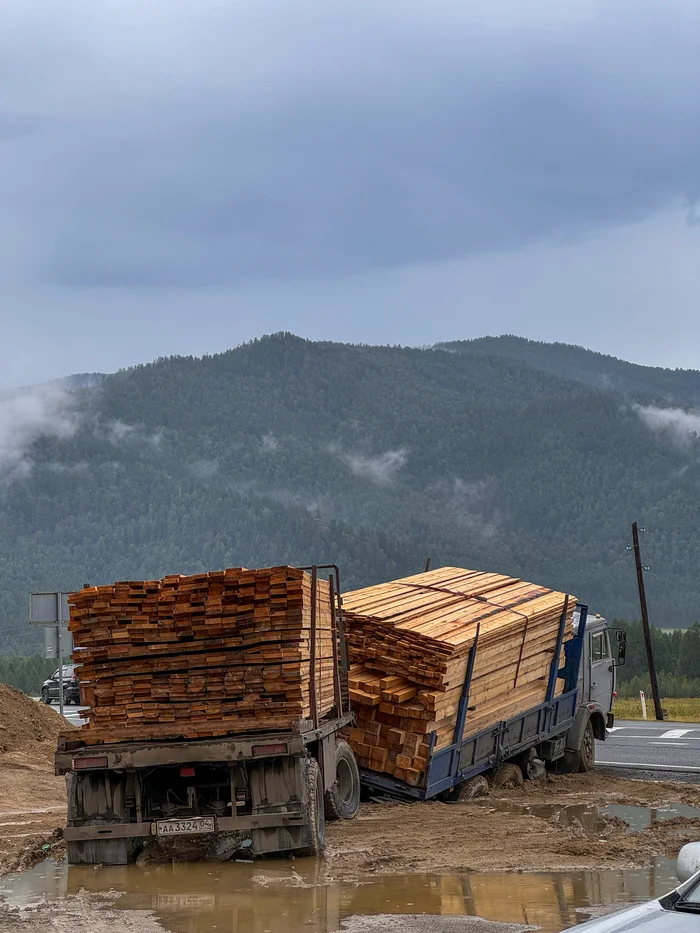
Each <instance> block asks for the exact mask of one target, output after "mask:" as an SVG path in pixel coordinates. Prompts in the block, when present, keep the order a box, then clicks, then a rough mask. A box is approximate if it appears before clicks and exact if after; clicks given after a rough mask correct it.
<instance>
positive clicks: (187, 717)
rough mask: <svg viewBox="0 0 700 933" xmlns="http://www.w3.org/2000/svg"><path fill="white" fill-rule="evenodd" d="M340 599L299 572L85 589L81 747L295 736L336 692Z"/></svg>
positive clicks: (75, 623)
mask: <svg viewBox="0 0 700 933" xmlns="http://www.w3.org/2000/svg"><path fill="white" fill-rule="evenodd" d="M333 599H334V594H333V592H332V589H331V585H330V584H329V582H328V581H327V580H323V579H318V580H317V581H316V594H315V597H314V595H313V586H312V577H311V576H310V575H309V574H308V573H306V572H304V571H302V570H298V569H295V568H292V567H272V568H266V569H263V570H246V569H244V568H235V569H229V570H224V571H218V572H214V573H201V574H195V575H192V576H179V575H174V576H167V577H164V578H163V579H162V580H146V581H131V582H124V583H115V584H114V585H113V586H97V587H87V588H85V589H82V590H80V591H79V592H77V593H74V594H72V595H71V596H70V597H69V606H70V624H69V628H70V631H71V632H72V633H73V639H74V644H75V648H76V650H75V652H74V659H75V660H76V663H77V664H78V665H79V666H78V675H79V678H80V691H81V701H82V703H83V704H84V705H85V706H87V707H89V709H88V710H87V712H86V714H85V715H86V716H87V725H86V726H85V727H83V729H81V732H80V738H81V740H82V741H84V742H85V743H86V744H98V743H103V742H104V743H112V742H124V741H144V740H145V741H150V740H157V739H171V738H180V737H182V738H184V739H198V738H207V737H213V736H222V735H230V734H238V733H242V732H250V731H273V730H283V729H289V728H290V727H291V726H292V725H293V724H294V723H297V722H298V721H299V720H305V719H310V718H314V716H315V718H316V719H318V718H322V717H323V716H324V715H326V714H328V713H329V712H330V711H331V709H333V708H335V706H336V698H337V695H338V691H339V690H340V679H339V676H340V675H339V666H338V662H337V658H338V653H337V652H338V649H337V643H336V634H337V627H336V620H335V607H334V606H333V602H332V601H333Z"/></svg>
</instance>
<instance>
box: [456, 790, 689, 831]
mask: <svg viewBox="0 0 700 933" xmlns="http://www.w3.org/2000/svg"><path fill="white" fill-rule="evenodd" d="M474 802H475V803H476V804H477V805H478V806H480V807H483V808H485V809H486V810H487V811H488V812H491V813H509V814H514V815H518V816H534V817H537V818H538V819H540V820H546V821H547V822H549V823H552V824H556V825H558V826H561V827H571V828H583V829H584V830H585V831H586V832H587V833H602V832H603V830H604V829H605V827H606V824H607V821H608V820H610V819H616V820H622V821H623V822H624V823H626V824H627V832H630V833H634V832H643V831H644V830H646V829H650V828H651V827H652V826H654V825H655V824H656V823H660V822H664V821H668V820H677V819H683V820H700V809H698V808H697V807H692V806H690V805H688V804H685V803H667V804H661V805H659V806H658V807H642V806H633V805H625V804H609V805H608V806H599V805H597V804H592V803H580V804H576V803H533V804H519V803H514V802H513V801H510V800H502V799H495V800H494V799H489V798H484V799H477V800H476V801H474Z"/></svg>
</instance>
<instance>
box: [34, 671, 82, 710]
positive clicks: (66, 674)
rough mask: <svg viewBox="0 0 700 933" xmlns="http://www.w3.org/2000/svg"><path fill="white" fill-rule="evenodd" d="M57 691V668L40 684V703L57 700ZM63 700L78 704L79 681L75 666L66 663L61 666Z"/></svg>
mask: <svg viewBox="0 0 700 933" xmlns="http://www.w3.org/2000/svg"><path fill="white" fill-rule="evenodd" d="M58 691H59V683H58V669H56V670H55V671H54V672H53V674H52V675H51V676H50V677H49V678H48V679H47V680H45V681H44V683H43V685H42V688H41V701H42V703H47V704H48V703H52V702H53V701H54V700H56V702H58ZM63 702H64V703H75V705H76V706H78V705H79V704H80V681H79V680H78V675H77V673H76V670H75V667H74V666H73V665H72V664H70V665H66V666H65V667H64V668H63Z"/></svg>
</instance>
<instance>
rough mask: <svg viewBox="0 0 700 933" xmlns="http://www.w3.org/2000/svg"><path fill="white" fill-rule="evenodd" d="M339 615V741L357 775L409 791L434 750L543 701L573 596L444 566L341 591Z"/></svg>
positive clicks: (568, 631)
mask: <svg viewBox="0 0 700 933" xmlns="http://www.w3.org/2000/svg"><path fill="white" fill-rule="evenodd" d="M343 607H344V613H345V626H346V636H347V642H348V649H349V654H350V661H351V665H350V673H349V684H350V699H351V703H352V706H353V709H354V711H355V720H356V723H355V727H354V728H351V729H349V730H348V740H349V742H350V745H351V746H352V748H353V751H354V752H355V755H356V757H357V759H358V762H359V763H360V765H361V766H362V767H364V768H367V769H370V770H372V771H376V772H380V773H385V774H388V775H391V776H392V777H394V778H395V779H397V780H400V781H404V782H405V783H407V784H409V785H411V786H414V787H419V786H421V785H422V784H423V782H424V778H425V774H426V770H427V767H428V763H429V759H430V756H431V754H432V753H433V752H434V751H438V750H439V749H442V748H446V747H448V746H450V745H452V744H455V743H459V742H461V741H462V740H463V739H464V738H466V737H468V736H470V735H475V734H476V733H477V732H480V731H482V730H485V729H488V728H489V727H491V726H495V725H496V724H498V723H499V722H501V721H503V720H506V719H509V718H511V717H513V716H517V715H518V714H519V713H521V712H524V711H526V710H528V709H530V708H532V707H535V706H538V705H540V704H542V703H545V702H546V700H547V699H548V697H547V693H548V689H549V685H550V675H551V671H552V669H554V670H555V672H557V671H558V670H559V669H560V668H563V666H564V663H565V653H564V645H565V643H566V642H567V641H568V640H569V639H571V638H572V637H573V613H574V609H575V607H576V598H575V597H573V596H567V595H566V594H565V593H557V592H554V591H552V590H549V589H545V588H544V587H541V586H537V585H535V584H533V583H526V582H524V581H522V580H518V579H513V578H512V577H507V576H502V575H500V574H495V573H480V572H478V571H472V570H463V569H461V568H457V567H444V568H441V569H439V570H433V571H431V572H428V573H421V574H418V575H416V576H412V577H405V578H404V579H401V580H395V581H393V582H391V583H384V584H380V585H378V586H371V587H368V588H366V589H362V590H356V591H354V592H351V593H346V594H344V596H343ZM560 633H561V634H560ZM558 645H559V646H560V647H559V658H558V661H557V663H556V665H553V661H554V656H555V654H556V653H557V646H558ZM470 658H471V664H470ZM470 668H471V670H470ZM468 675H469V676H468ZM562 691H563V681H562V680H557V681H556V685H555V687H554V690H553V695H554V696H559V695H560V694H561V693H562ZM463 697H464V700H463ZM549 699H551V697H549ZM461 701H463V702H462V706H463V707H464V706H466V720H464V721H463V726H462V723H461V722H460V717H459V712H460V702H461ZM462 715H464V709H463V710H462ZM460 726H462V728H461V731H460ZM457 733H459V734H457Z"/></svg>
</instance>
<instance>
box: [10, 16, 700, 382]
mask: <svg viewBox="0 0 700 933" xmlns="http://www.w3.org/2000/svg"><path fill="white" fill-rule="evenodd" d="M2 20H3V24H2V30H1V31H0V87H1V88H2V95H1V96H0V337H1V341H0V345H1V346H2V348H3V351H4V352H3V353H2V357H1V371H0V388H7V387H11V386H16V385H23V384H27V383H32V382H37V381H41V380H42V379H45V378H46V379H48V378H53V377H55V376H60V375H65V374H67V373H71V372H88V371H113V370H114V369H117V368H120V367H123V366H128V365H132V364H134V363H138V362H145V361H148V360H150V359H153V358H155V357H158V356H164V355H170V354H174V353H182V354H190V353H193V354H201V353H206V352H217V351H221V350H224V349H226V348H228V347H230V346H235V345H236V344H238V343H240V342H242V341H244V340H248V339H251V338H253V337H255V336H259V335H261V334H263V333H272V332H275V331H279V330H288V331H292V332H294V333H297V334H300V335H302V336H307V337H311V338H316V339H335V340H348V341H360V342H367V343H392V344H412V345H429V344H432V343H434V342H436V341H442V340H449V339H464V338H469V337H476V336H482V335H484V334H498V333H517V334H520V335H522V336H526V337H531V338H534V339H539V340H559V341H565V342H570V343H577V344H582V345H584V346H588V347H591V348H592V349H596V350H601V351H603V352H608V353H612V354H614V355H616V356H620V357H623V358H626V359H630V360H633V361H635V362H641V363H648V364H655V365H663V366H671V367H676V366H681V367H692V368H700V314H698V307H700V207H699V206H698V196H699V195H700V93H699V91H698V89H699V88H700V4H699V3H698V2H697V0H665V2H664V3H658V2H657V0H615V2H610V0H606V2H603V0H567V2H566V3H562V2H561V0H529V2H528V3H522V0H484V2H481V0H474V2H468V0H430V2H426V0H420V2H419V0H379V2H377V0H373V2H370V0H198V2H197V3H192V2H191V0H91V2H90V3H89V4H85V3H84V2H78V0H63V2H62V3H60V4H56V3H54V2H51V0H6V2H5V3H4V4H3V13H2Z"/></svg>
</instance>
